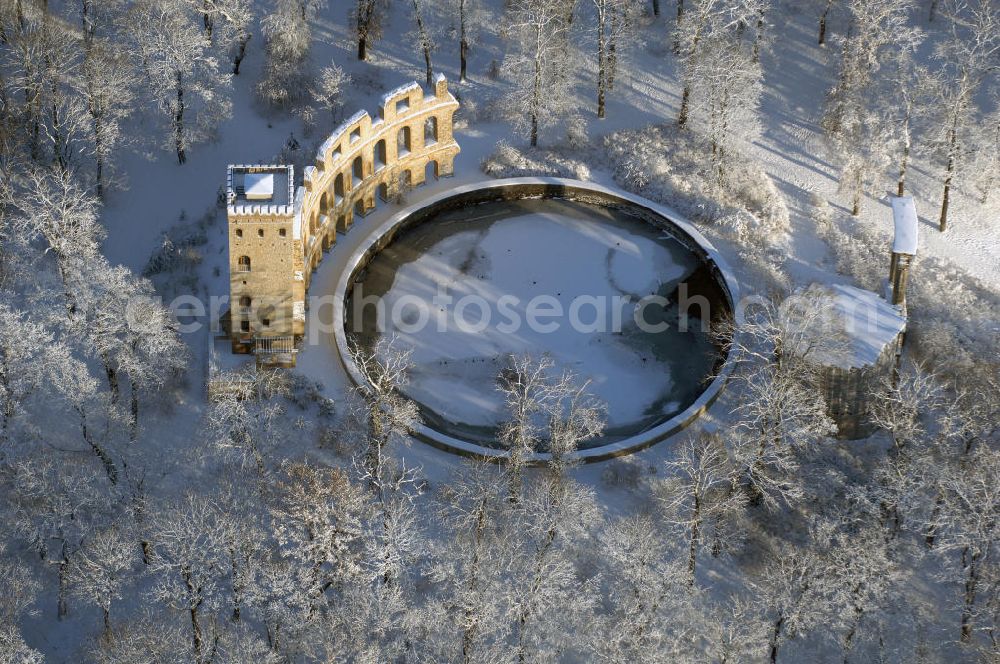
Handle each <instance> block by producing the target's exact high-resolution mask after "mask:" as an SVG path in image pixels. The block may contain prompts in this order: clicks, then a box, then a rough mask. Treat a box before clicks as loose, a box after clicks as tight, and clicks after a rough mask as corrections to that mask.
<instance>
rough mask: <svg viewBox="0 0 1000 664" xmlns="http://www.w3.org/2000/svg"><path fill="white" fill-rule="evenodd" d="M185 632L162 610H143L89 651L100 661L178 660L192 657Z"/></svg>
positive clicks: (158, 663)
mask: <svg viewBox="0 0 1000 664" xmlns="http://www.w3.org/2000/svg"><path fill="white" fill-rule="evenodd" d="M183 641H184V634H183V633H182V632H181V630H179V629H177V628H176V627H174V626H173V625H172V624H171V623H170V621H168V620H163V616H162V615H160V614H158V613H157V614H152V613H142V614H140V615H139V616H138V617H137V618H134V619H133V620H131V621H129V622H127V623H124V624H123V625H121V626H119V627H117V628H116V629H115V631H114V638H111V639H101V640H100V641H99V642H98V643H97V644H96V646H95V647H94V649H93V651H92V652H91V653H89V654H90V655H91V656H92V658H93V661H95V662H97V664H136V663H137V662H142V663H143V664H175V663H176V662H178V661H180V660H182V659H184V658H185V657H189V656H190V655H189V654H188V653H186V652H184V649H183V647H182V646H181V645H180V644H181V643H183Z"/></svg>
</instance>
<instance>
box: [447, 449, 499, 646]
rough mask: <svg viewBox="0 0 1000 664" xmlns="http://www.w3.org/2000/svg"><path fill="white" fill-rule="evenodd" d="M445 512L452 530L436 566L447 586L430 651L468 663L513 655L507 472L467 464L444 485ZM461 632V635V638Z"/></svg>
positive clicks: (448, 531) (481, 464)
mask: <svg viewBox="0 0 1000 664" xmlns="http://www.w3.org/2000/svg"><path fill="white" fill-rule="evenodd" d="M440 502H441V506H440V509H439V515H440V519H441V524H442V526H444V528H445V529H446V532H447V533H448V535H446V536H445V537H442V538H440V539H439V540H438V542H437V544H438V547H439V550H438V551H437V552H436V555H435V556H434V565H433V567H432V568H431V575H432V578H433V579H434V580H435V581H436V582H437V583H439V584H441V586H442V592H441V596H440V598H439V599H438V600H437V602H436V603H435V605H434V612H435V613H437V612H438V611H439V612H440V614H441V615H440V616H439V618H440V622H437V621H435V623H434V624H437V625H440V629H435V630H433V631H432V635H431V638H430V639H429V646H430V647H429V651H430V652H431V654H432V655H433V656H435V657H438V658H441V659H449V660H451V659H454V660H458V661H461V662H463V663H465V664H471V662H479V661H484V660H491V661H492V660H495V659H498V658H508V659H509V658H510V656H511V655H512V653H511V652H510V650H509V646H508V645H507V643H506V639H507V637H508V636H509V632H510V627H511V625H510V621H509V620H508V619H507V616H508V615H509V612H510V606H509V604H508V601H509V599H510V596H509V593H507V588H506V584H505V582H504V581H503V576H504V573H505V571H506V570H507V569H509V567H510V565H511V564H512V555H513V551H514V549H513V547H512V544H513V543H512V542H511V541H510V540H509V539H508V538H507V537H506V534H507V533H508V532H509V531H508V528H509V524H508V523H507V521H506V520H507V518H508V508H507V506H506V505H505V502H506V495H505V487H504V481H503V477H502V475H501V473H500V471H499V469H498V468H496V467H494V466H493V465H491V464H484V463H479V462H473V463H468V464H464V465H463V466H462V468H461V469H460V470H459V471H458V472H457V473H456V474H455V476H454V477H453V478H452V479H451V480H450V481H448V482H447V483H446V484H444V486H443V487H442V489H441V493H440ZM456 636H458V637H459V638H456Z"/></svg>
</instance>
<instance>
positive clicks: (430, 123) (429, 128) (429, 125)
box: [424, 115, 438, 145]
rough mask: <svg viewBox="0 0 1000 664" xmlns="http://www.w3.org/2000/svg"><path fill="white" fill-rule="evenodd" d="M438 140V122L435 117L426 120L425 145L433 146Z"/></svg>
mask: <svg viewBox="0 0 1000 664" xmlns="http://www.w3.org/2000/svg"><path fill="white" fill-rule="evenodd" d="M437 140H438V120H437V118H436V117H434V116H433V115H432V116H430V117H428V118H427V119H426V120H424V145H432V144H434V143H437Z"/></svg>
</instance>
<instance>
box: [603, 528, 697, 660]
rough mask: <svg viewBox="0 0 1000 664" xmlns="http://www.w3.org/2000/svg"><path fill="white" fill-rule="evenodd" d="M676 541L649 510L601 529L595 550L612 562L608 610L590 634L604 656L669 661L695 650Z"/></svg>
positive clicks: (682, 562) (685, 578)
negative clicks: (690, 640)
mask: <svg viewBox="0 0 1000 664" xmlns="http://www.w3.org/2000/svg"><path fill="white" fill-rule="evenodd" d="M672 541H673V540H672V539H671V538H670V536H669V533H664V532H663V529H662V528H660V527H659V526H658V524H657V522H656V520H654V519H653V518H651V517H650V516H648V515H629V516H624V517H621V518H618V519H616V520H614V521H611V522H610V523H608V524H607V526H606V527H605V528H604V529H603V530H602V531H601V533H600V540H599V542H600V548H599V549H596V550H598V551H600V554H601V557H602V559H603V560H602V562H603V563H604V564H606V565H607V572H606V574H607V575H608V580H609V587H608V604H609V611H608V615H607V616H606V618H605V619H604V620H602V621H601V623H600V628H599V629H597V630H594V631H593V632H592V633H591V638H590V640H591V641H592V644H591V648H592V650H593V652H594V654H595V655H596V656H598V657H600V659H601V661H608V662H615V664H625V663H626V662H634V661H642V660H644V659H647V658H648V659H649V660H656V661H668V660H671V659H676V660H681V659H683V658H685V657H688V656H690V655H691V654H692V653H691V651H690V643H689V637H688V635H687V634H685V631H686V628H687V627H688V625H689V624H690V623H689V622H687V618H688V617H689V616H690V613H691V611H692V606H691V600H692V595H691V594H690V593H689V592H688V587H687V572H686V569H685V565H684V558H683V554H682V553H681V552H680V551H679V550H678V549H677V548H675V547H674V546H672V544H671V542H672ZM666 616H671V619H669V620H667V619H665V617H666Z"/></svg>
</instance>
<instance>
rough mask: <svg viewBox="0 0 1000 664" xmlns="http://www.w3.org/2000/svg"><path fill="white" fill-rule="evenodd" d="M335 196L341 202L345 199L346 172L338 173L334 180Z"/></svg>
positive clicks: (338, 202)
mask: <svg viewBox="0 0 1000 664" xmlns="http://www.w3.org/2000/svg"><path fill="white" fill-rule="evenodd" d="M333 198H334V200H335V201H337V204H340V201H342V200H344V174H343V173H337V177H336V178H335V179H334V180H333Z"/></svg>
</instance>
